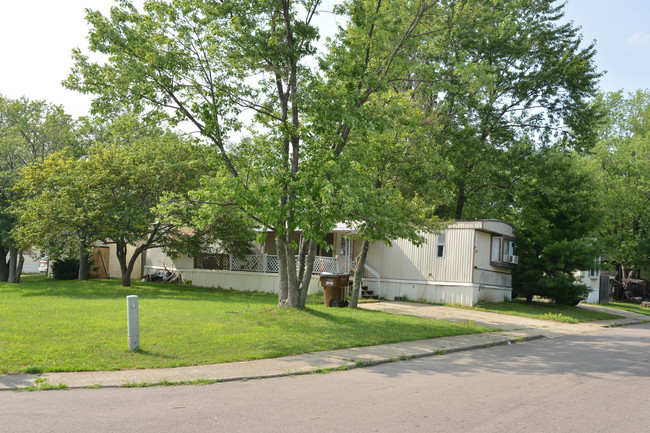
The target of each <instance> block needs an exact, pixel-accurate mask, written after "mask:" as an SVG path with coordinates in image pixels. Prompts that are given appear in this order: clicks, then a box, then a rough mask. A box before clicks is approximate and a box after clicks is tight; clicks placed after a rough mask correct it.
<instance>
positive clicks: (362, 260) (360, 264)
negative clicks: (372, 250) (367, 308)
mask: <svg viewBox="0 0 650 433" xmlns="http://www.w3.org/2000/svg"><path fill="white" fill-rule="evenodd" d="M369 246H370V242H369V241H367V240H365V239H364V240H363V242H362V243H361V252H360V253H359V256H358V257H357V268H356V269H355V270H354V283H353V284H352V293H351V295H350V308H357V306H358V305H359V295H360V294H361V280H362V279H363V268H364V267H365V266H366V257H367V256H368V247H369Z"/></svg>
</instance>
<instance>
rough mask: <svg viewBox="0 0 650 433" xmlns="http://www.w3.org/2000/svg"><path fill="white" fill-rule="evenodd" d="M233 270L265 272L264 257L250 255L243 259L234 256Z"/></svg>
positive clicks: (232, 261) (232, 260)
mask: <svg viewBox="0 0 650 433" xmlns="http://www.w3.org/2000/svg"><path fill="white" fill-rule="evenodd" d="M231 269H232V270H233V271H249V272H263V271H264V268H263V266H262V256H258V255H248V256H245V257H244V258H243V259H240V258H237V257H235V256H233V257H232V259H231Z"/></svg>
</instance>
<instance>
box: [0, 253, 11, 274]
mask: <svg viewBox="0 0 650 433" xmlns="http://www.w3.org/2000/svg"><path fill="white" fill-rule="evenodd" d="M7 280H9V263H8V262H7V250H6V249H5V247H0V281H7Z"/></svg>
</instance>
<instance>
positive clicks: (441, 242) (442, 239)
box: [436, 232, 445, 258]
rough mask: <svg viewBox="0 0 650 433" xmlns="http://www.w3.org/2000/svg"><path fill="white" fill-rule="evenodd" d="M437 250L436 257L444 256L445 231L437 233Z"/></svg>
mask: <svg viewBox="0 0 650 433" xmlns="http://www.w3.org/2000/svg"><path fill="white" fill-rule="evenodd" d="M437 245H438V250H437V254H436V257H440V258H442V257H445V232H442V233H440V234H439V235H438V238H437Z"/></svg>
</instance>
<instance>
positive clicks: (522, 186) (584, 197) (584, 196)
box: [511, 148, 601, 303]
mask: <svg viewBox="0 0 650 433" xmlns="http://www.w3.org/2000/svg"><path fill="white" fill-rule="evenodd" d="M526 163H527V164H529V166H528V168H527V169H526V171H525V172H524V173H522V175H521V177H520V179H519V180H518V181H517V183H516V184H515V195H514V206H513V209H512V212H513V213H512V216H511V218H512V222H513V224H514V226H515V234H516V236H517V243H516V253H517V254H518V255H519V264H518V265H517V266H516V267H515V268H514V269H513V272H512V275H513V283H512V284H513V292H515V293H516V294H517V295H524V296H526V297H527V298H528V299H531V298H532V296H533V295H539V296H543V297H547V298H551V299H554V300H555V301H556V302H558V303H569V302H571V301H572V300H575V299H577V296H578V295H581V294H583V293H584V292H585V290H586V289H585V287H583V286H580V285H575V284H574V283H579V281H577V278H576V277H575V276H574V272H575V271H578V270H583V269H590V268H591V267H593V263H594V259H595V258H596V257H597V256H598V246H597V243H596V242H595V240H594V239H593V238H592V236H594V234H595V232H596V230H597V228H598V224H599V222H600V212H599V210H600V209H601V206H600V203H599V197H598V195H597V194H595V193H594V191H595V189H596V187H595V183H594V178H593V176H592V174H591V171H589V170H588V169H587V168H585V166H584V163H583V159H581V158H578V157H576V156H575V155H573V154H571V153H565V152H562V151H560V150H557V149H554V148H546V149H542V150H539V151H537V150H534V149H530V151H529V153H528V156H527V162H526Z"/></svg>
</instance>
